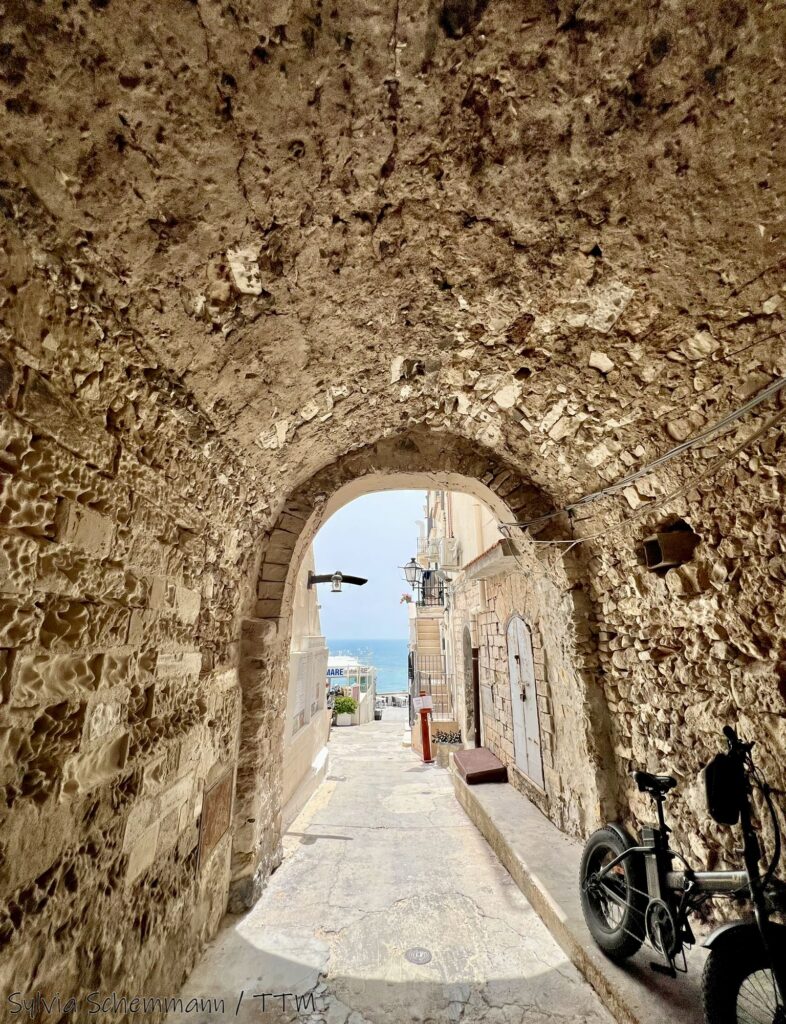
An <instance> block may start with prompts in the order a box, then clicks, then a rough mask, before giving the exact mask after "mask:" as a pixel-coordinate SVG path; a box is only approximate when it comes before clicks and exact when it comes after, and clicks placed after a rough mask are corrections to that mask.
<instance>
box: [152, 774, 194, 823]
mask: <svg viewBox="0 0 786 1024" xmlns="http://www.w3.org/2000/svg"><path fill="white" fill-rule="evenodd" d="M194 783H195V776H194V775H186V776H185V777H184V778H182V779H178V781H177V782H175V783H174V784H173V785H172V786H170V787H169V788H168V789H165V790H164V792H163V793H161V795H160V797H159V798H158V799H159V810H158V814H159V817H165V816H166V815H168V814H169V813H170V812H171V811H172V810H175V809H177V810H179V809H180V807H181V806H182V804H183V803H185V802H186V801H187V800H189V799H190V798H191V794H192V791H193V789H194Z"/></svg>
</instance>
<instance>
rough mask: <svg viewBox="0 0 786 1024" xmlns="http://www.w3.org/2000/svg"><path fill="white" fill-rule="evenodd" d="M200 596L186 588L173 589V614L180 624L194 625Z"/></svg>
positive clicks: (200, 602) (197, 614)
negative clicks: (174, 613)
mask: <svg viewBox="0 0 786 1024" xmlns="http://www.w3.org/2000/svg"><path fill="white" fill-rule="evenodd" d="M201 604H202V594H201V592H200V591H199V590H190V589H189V588H188V587H176V588H175V612H176V614H177V617H178V618H179V619H180V620H181V622H186V623H189V624H190V623H194V622H196V620H197V618H198V617H199V609H200V606H201Z"/></svg>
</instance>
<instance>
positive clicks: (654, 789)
mask: <svg viewBox="0 0 786 1024" xmlns="http://www.w3.org/2000/svg"><path fill="white" fill-rule="evenodd" d="M633 779H634V781H635V783H636V785H637V786H638V787H639V792H640V793H652V795H653V796H663V795H664V794H666V793H668V791H669V790H670V789H674V787H675V786H676V785H677V780H676V779H675V778H674V777H673V776H671V775H650V773H649V772H634V773H633Z"/></svg>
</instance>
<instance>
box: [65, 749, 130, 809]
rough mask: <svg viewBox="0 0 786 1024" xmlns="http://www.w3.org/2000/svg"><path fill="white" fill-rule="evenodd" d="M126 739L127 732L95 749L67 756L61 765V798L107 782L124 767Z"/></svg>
mask: <svg viewBox="0 0 786 1024" xmlns="http://www.w3.org/2000/svg"><path fill="white" fill-rule="evenodd" d="M128 741H129V737H128V733H124V734H123V735H122V736H118V737H117V738H116V739H113V740H110V741H109V742H108V743H105V744H103V745H102V746H100V747H98V748H97V749H96V750H93V751H91V752H89V753H82V754H76V755H74V756H73V757H71V758H69V759H68V760H67V761H66V763H65V765H64V766H63V784H62V787H61V798H74V797H76V796H79V795H80V794H81V793H86V792H87V791H88V790H91V789H94V788H95V787H96V786H100V785H101V784H102V783H104V782H108V781H109V780H110V779H111V778H112V777H113V776H114V775H115V773H116V772H118V771H119V770H120V769H121V768H124V767H125V764H126V760H127V758H128Z"/></svg>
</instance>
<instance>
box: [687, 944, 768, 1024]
mask: <svg viewBox="0 0 786 1024" xmlns="http://www.w3.org/2000/svg"><path fill="white" fill-rule="evenodd" d="M775 955H776V956H781V957H786V946H784V945H782V944H781V945H780V947H779V948H778V947H777V946H776V950H775ZM701 996H702V1002H703V1005H704V1020H705V1024H773V1021H774V1020H776V1019H777V1018H776V1016H775V1011H776V1008H777V1002H776V998H775V990H774V986H773V983H772V972H771V967H770V963H769V960H768V958H767V954H766V953H765V951H764V949H763V947H762V946H761V944H760V943H759V942H755V941H751V936H750V934H749V933H748V932H742V933H740V934H739V935H736V936H729V938H728V939H727V940H726V942H724V943H723V944H722V945H721V946H719V947H718V948H715V949H711V950H710V953H709V956H708V957H707V961H706V963H705V964H704V973H703V975H702V978H701ZM783 1019H784V1020H786V1015H785V1016H784V1017H783Z"/></svg>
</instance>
